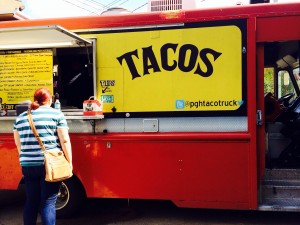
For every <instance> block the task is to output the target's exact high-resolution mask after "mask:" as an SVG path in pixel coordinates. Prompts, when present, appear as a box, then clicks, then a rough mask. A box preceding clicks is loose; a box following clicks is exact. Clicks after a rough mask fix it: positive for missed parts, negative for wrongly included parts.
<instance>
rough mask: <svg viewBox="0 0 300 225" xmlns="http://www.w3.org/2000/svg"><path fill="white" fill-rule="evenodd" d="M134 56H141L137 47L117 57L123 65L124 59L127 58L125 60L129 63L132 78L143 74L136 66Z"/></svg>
mask: <svg viewBox="0 0 300 225" xmlns="http://www.w3.org/2000/svg"><path fill="white" fill-rule="evenodd" d="M133 56H135V57H136V58H139V57H138V53H137V49H136V50H134V51H132V52H127V53H125V54H124V55H121V56H119V57H117V60H118V61H119V63H120V64H121V65H122V62H123V60H125V62H126V63H127V66H128V69H129V70H130V73H131V75H132V80H133V79H135V78H137V77H141V75H140V74H139V73H138V71H137V69H136V66H135V64H134V61H133V58H132V57H133Z"/></svg>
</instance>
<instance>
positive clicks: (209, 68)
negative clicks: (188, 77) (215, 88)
mask: <svg viewBox="0 0 300 225" xmlns="http://www.w3.org/2000/svg"><path fill="white" fill-rule="evenodd" d="M207 54H211V55H212V56H213V57H214V61H216V60H217V58H219V57H220V55H222V53H220V52H217V51H215V50H213V49H210V48H204V49H202V50H201V51H200V58H201V60H202V61H203V62H204V64H205V65H206V68H207V70H206V72H203V71H202V70H201V68H200V65H199V64H198V66H197V69H196V71H195V72H194V74H199V75H200V76H203V77H209V76H211V75H212V74H213V72H214V69H213V66H212V64H211V62H210V61H209V59H208V57H207Z"/></svg>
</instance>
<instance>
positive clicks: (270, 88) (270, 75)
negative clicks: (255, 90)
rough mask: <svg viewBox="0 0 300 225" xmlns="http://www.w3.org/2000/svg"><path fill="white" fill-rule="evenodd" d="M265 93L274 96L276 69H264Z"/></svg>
mask: <svg viewBox="0 0 300 225" xmlns="http://www.w3.org/2000/svg"><path fill="white" fill-rule="evenodd" d="M264 93H272V94H273V95H274V68H265V69H264Z"/></svg>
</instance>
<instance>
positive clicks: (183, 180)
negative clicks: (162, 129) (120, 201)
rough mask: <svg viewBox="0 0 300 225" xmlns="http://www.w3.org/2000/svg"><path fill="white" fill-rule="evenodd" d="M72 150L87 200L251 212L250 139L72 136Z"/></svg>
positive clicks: (229, 136)
mask: <svg viewBox="0 0 300 225" xmlns="http://www.w3.org/2000/svg"><path fill="white" fill-rule="evenodd" d="M72 144H73V154H74V168H75V174H76V175H77V176H78V177H79V178H80V180H81V181H82V183H83V185H84V186H85V189H86V192H87V195H88V197H108V198H139V199H168V200H172V201H174V202H177V201H180V202H181V203H182V201H193V202H194V203H193V204H195V202H198V203H197V207H205V206H207V204H210V207H215V208H218V207H220V206H221V205H222V206H221V208H243V209H249V208H251V204H250V202H251V201H250V199H249V196H250V193H249V191H250V190H251V189H249V185H250V183H249V180H250V177H249V176H250V173H249V170H248V169H249V166H250V162H251V160H250V158H251V150H250V135H249V134H246V133H244V134H242V133H226V134H209V133H206V134H203V133H194V134H191V135H189V134H186V133H170V134H105V135H99V136H97V135H89V136H82V135H72Z"/></svg>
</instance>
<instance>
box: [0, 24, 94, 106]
mask: <svg viewBox="0 0 300 225" xmlns="http://www.w3.org/2000/svg"><path fill="white" fill-rule="evenodd" d="M94 60H95V53H94V48H93V41H91V40H87V39H84V38H82V37H80V36H78V35H76V34H74V33H72V32H70V31H68V30H66V29H64V28H62V27H60V26H56V25H52V26H38V27H23V28H6V29H0V80H1V82H0V97H1V98H2V102H3V103H5V104H6V107H7V109H8V110H11V111H14V110H15V107H16V105H17V104H19V103H20V102H24V101H27V100H30V101H32V100H33V98H32V96H33V93H34V91H35V90H36V89H37V88H39V87H48V88H49V89H50V90H51V91H52V92H53V96H54V98H59V100H60V102H61V106H62V110H64V109H74V110H75V109H82V103H83V101H84V100H86V99H88V98H89V97H90V96H93V95H94V94H95V88H94V87H95V85H94V84H93V82H94V80H95V77H96V75H95V68H94V65H95V64H94V63H93V62H94Z"/></svg>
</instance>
